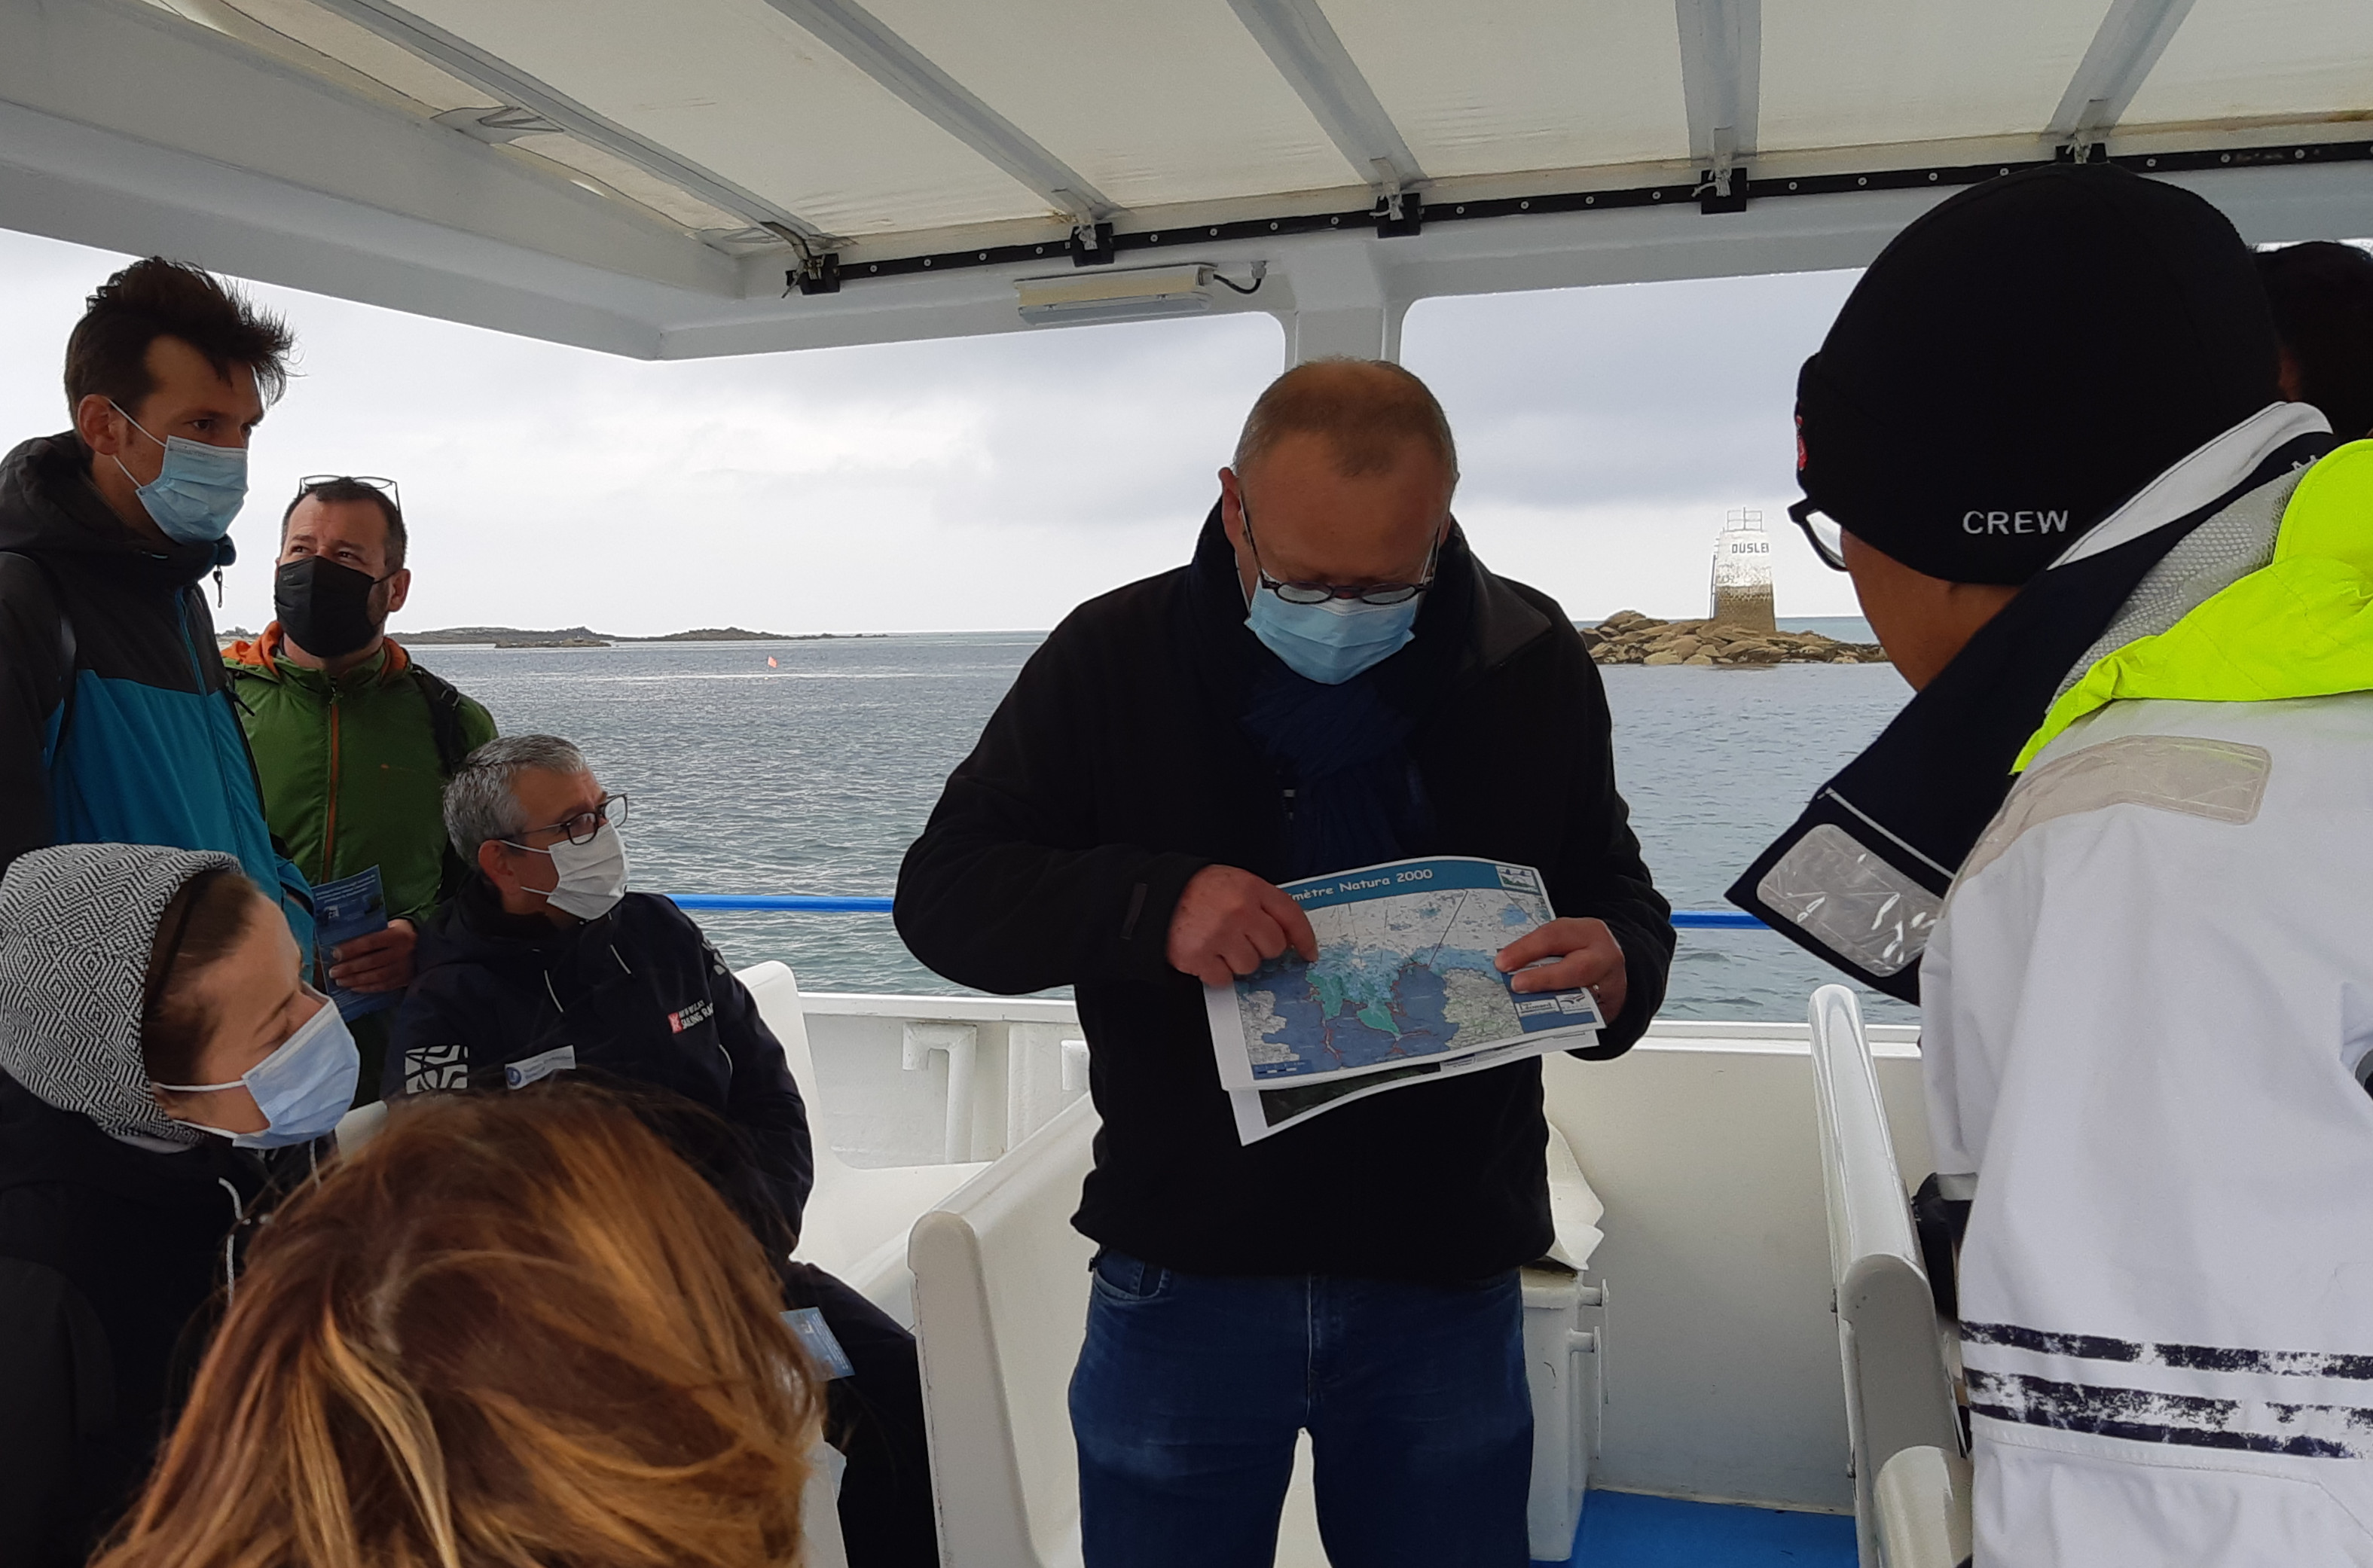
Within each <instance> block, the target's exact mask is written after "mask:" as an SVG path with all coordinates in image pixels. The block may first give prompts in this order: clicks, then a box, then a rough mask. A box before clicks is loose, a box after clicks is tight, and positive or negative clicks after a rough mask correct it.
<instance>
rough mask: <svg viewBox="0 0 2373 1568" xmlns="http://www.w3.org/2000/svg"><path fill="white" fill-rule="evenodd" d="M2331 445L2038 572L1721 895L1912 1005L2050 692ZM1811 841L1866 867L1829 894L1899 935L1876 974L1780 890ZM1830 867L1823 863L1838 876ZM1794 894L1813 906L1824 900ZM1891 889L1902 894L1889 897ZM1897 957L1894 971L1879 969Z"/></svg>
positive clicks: (2309, 444)
mask: <svg viewBox="0 0 2373 1568" xmlns="http://www.w3.org/2000/svg"><path fill="white" fill-rule="evenodd" d="M2333 444H2334V443H2333V441H2332V437H2331V436H2329V435H2310V436H2297V437H2296V438H2294V439H2292V440H2289V441H2286V442H2285V443H2283V444H2282V445H2281V446H2279V447H2275V448H2274V450H2273V451H2272V452H2270V453H2268V454H2267V455H2266V456H2265V457H2264V458H2263V459H2262V460H2261V461H2259V462H2258V463H2257V464H2256V465H2255V466H2254V467H2253V468H2252V469H2251V470H2250V471H2249V472H2248V474H2247V475H2246V476H2245V477H2243V478H2242V479H2241V480H2240V481H2239V483H2237V484H2235V485H2233V486H2232V487H2231V488H2229V489H2227V491H2226V492H2224V494H2221V495H2219V496H2217V497H2216V498H2215V500H2213V501H2210V502H2209V503H2207V504H2206V505H2203V506H2200V507H2198V508H2196V509H2194V510H2192V511H2191V512H2187V513H2185V514H2184V515H2182V516H2181V517H2175V518H2173V519H2171V520H2170V521H2168V522H2167V523H2164V524H2162V525H2161V526H2159V527H2158V528H2155V529H2153V530H2151V531H2150V532H2148V533H2145V534H2143V535H2141V536H2140V537H2138V538H2134V539H2130V540H2127V541H2126V542H2125V543H2123V544H2121V545H2118V546H2116V547H2114V548H2112V549H2109V550H2105V551H2103V552H2100V553H2099V554H2097V555H2092V556H2088V557H2086V558H2085V559H2082V560H2079V561H2075V562H2073V563H2069V564H2067V565H2063V566H2056V567H2053V568H2052V569H2051V570H2048V571H2046V572H2043V573H2042V574H2040V575H2038V576H2036V577H2035V578H2034V579H2033V580H2031V581H2030V582H2028V585H2027V586H2026V587H2023V588H2021V589H2020V590H2019V594H2018V597H2017V598H2014V599H2013V600H2011V602H2010V603H2009V604H2008V605H2007V606H2006V607H2005V608H2004V610H2003V611H2002V612H2001V613H2000V614H1998V615H1996V616H1995V617H1994V618H1993V620H1992V621H1988V622H1986V624H1985V625H1984V626H1983V627H1981V629H1980V630H1979V632H1978V633H1977V635H1976V636H1974V637H1972V638H1970V642H1969V645H1967V646H1966V647H1964V648H1963V649H1962V650H1961V651H1960V653H1959V654H1958V656H1955V658H1954V660H1953V662H1952V663H1951V664H1949V665H1947V666H1946V668H1945V669H1944V671H1943V672H1942V673H1941V674H1939V675H1938V676H1937V677H1936V679H1935V680H1932V681H1930V682H1929V683H1928V685H1927V686H1926V687H1925V688H1924V689H1923V690H1922V691H1920V692H1919V693H1918V694H1917V695H1915V696H1914V697H1913V698H1912V699H1911V702H1910V703H1906V704H1905V705H1904V708H1903V711H1902V712H1901V713H1900V714H1896V716H1895V719H1894V721H1893V722H1892V723H1890V724H1889V725H1888V726H1887V728H1886V729H1884V730H1882V731H1880V732H1879V737H1878V738H1877V739H1876V740H1875V741H1873V742H1871V744H1870V746H1869V747H1868V748H1867V749H1864V751H1863V753H1862V755H1860V756H1858V757H1856V758H1855V759H1854V760H1853V761H1851V762H1849V763H1847V764H1846V765H1845V767H1844V768H1843V769H1842V770H1841V771H1840V772H1839V773H1838V774H1837V776H1836V777H1834V778H1832V779H1830V780H1829V783H1827V784H1823V785H1822V786H1821V788H1820V790H1819V791H1818V793H1817V794H1816V795H1815V796H1813V799H1812V801H1811V802H1810V803H1809V804H1808V805H1807V806H1806V808H1805V811H1804V814H1803V815H1802V816H1800V817H1799V818H1798V819H1796V821H1795V823H1794V825H1793V826H1792V827H1790V828H1789V830H1787V831H1786V832H1785V833H1783V834H1782V835H1781V836H1780V837H1779V838H1778V839H1777V840H1775V841H1774V842H1772V844H1771V847H1770V848H1768V849H1766V850H1765V851H1764V852H1763V853H1762V854H1760V855H1758V856H1757V857H1756V859H1755V862H1754V864H1753V865H1749V866H1748V868H1747V870H1746V872H1745V873H1744V874H1743V875H1742V876H1741V877H1739V878H1738V880H1737V881H1736V882H1734V883H1733V884H1731V887H1730V889H1729V892H1728V893H1727V894H1726V895H1725V896H1726V897H1728V898H1729V900H1731V902H1733V903H1735V904H1736V905H1738V906H1739V907H1740V908H1741V909H1744V910H1747V911H1748V912H1750V913H1752V914H1754V915H1756V916H1757V917H1759V918H1760V919H1761V920H1763V921H1764V922H1766V923H1769V924H1770V925H1771V927H1772V928H1773V929H1774V930H1776V931H1778V932H1779V933H1780V934H1781V935H1783V936H1785V937H1787V938H1788V939H1789V940H1791V941H1793V942H1794V943H1796V944H1797V945H1798V946H1800V947H1804V948H1805V949H1806V950H1807V951H1809V952H1811V953H1812V954H1814V955H1815V956H1816V957H1818V958H1822V959H1824V960H1826V961H1827V962H1829V964H1831V965H1832V966H1834V967H1836V968H1837V969H1840V970H1843V971H1844V972H1845V973H1846V974H1848V975H1850V976H1852V977H1853V979H1855V980H1856V981H1860V982H1862V983H1863V984H1864V985H1868V986H1870V987H1872V988H1873V989H1875V990H1877V991H1883V992H1885V993H1887V994H1888V995H1890V996H1894V997H1897V998H1899V999H1900V1000H1902V1001H1905V1002H1910V1003H1912V1004H1914V1005H1917V1004H1918V1002H1919V1000H1920V956H1921V954H1922V953H1923V951H1924V950H1925V948H1926V946H1927V939H1928V933H1929V927H1930V926H1932V925H1933V923H1934V922H1935V916H1936V914H1937V912H1939V911H1941V908H1942V905H1943V900H1944V898H1945V895H1946V892H1947V891H1949V890H1950V889H1951V887H1952V882H1953V877H1954V876H1955V875H1956V874H1957V873H1958V871H1959V870H1960V867H1961V863H1962V861H1963V860H1965V859H1967V858H1968V856H1969V853H1970V848H1971V846H1972V845H1974V844H1975V843H1976V842H1978V837H1979V835H1980V834H1981V833H1983V832H1984V831H1985V830H1986V824H1987V823H1989V822H1991V821H1993V817H1994V813H1995V812H1996V811H1998V810H2000V809H2001V807H2002V803H2003V800H2004V798H2005V796H2008V795H2009V793H2010V788H2011V785H2012V784H2014V783H2015V782H2016V779H2015V777H2014V775H2013V774H2012V772H2011V764H2012V763H2013V762H2015V761H2016V760H2017V758H2018V753H2019V750H2020V749H2021V748H2022V747H2024V746H2025V745H2026V744H2027V740H2028V737H2029V736H2031V735H2033V734H2034V733H2035V731H2036V728H2037V726H2039V725H2040V724H2041V723H2042V722H2043V717H2044V714H2046V713H2047V712H2049V711H2050V709H2051V706H2052V698H2053V696H2054V694H2055V693H2056V692H2057V691H2059V689H2060V684H2061V682H2062V681H2063V680H2064V679H2066V678H2067V676H2068V673H2069V671H2070V670H2071V669H2073V668H2075V665H2076V662H2077V661H2078V660H2079V659H2080V658H2082V657H2083V656H2085V654H2086V653H2087V650H2089V649H2090V648H2091V647H2092V646H2093V645H2094V644H2095V643H2096V642H2098V640H2099V639H2100V636H2101V633H2103V632H2105V631H2106V630H2108V628H2109V626H2110V622H2111V621H2113V620H2115V619H2116V617H2117V615H2118V612H2119V611H2120V610H2122V609H2123V608H2124V606H2125V603H2126V601H2127V599H2128V598H2131V597H2132V596H2133V591H2134V589H2135V588H2136V587H2139V586H2140V585H2141V583H2142V580H2143V579H2144V578H2145V576H2147V575H2150V571H2151V568H2152V567H2154V566H2156V565H2157V564H2158V563H2159V562H2160V561H2161V560H2162V559H2163V558H2164V557H2165V556H2166V555H2167V553H2168V552H2169V551H2170V550H2173V549H2174V548H2175V547H2176V545H2177V544H2179V543H2180V542H2181V541H2182V540H2184V538H2185V537H2186V536H2188V535H2189V534H2191V532H2192V530H2193V529H2194V528H2198V527H2199V526H2200V525H2201V524H2202V523H2204V522H2206V521H2207V520H2208V519H2209V518H2211V517H2215V515H2216V514H2217V513H2218V512H2221V511H2223V510H2224V509H2225V508H2226V507H2227V506H2228V505H2232V503H2233V502H2234V501H2235V500H2237V499H2239V497H2240V496H2242V495H2245V494H2248V493H2249V492H2250V491H2252V490H2254V489H2256V488H2258V486H2260V485H2262V484H2267V483H2271V482H2273V481H2274V480H2275V479H2277V478H2279V477H2281V476H2282V475H2283V474H2284V473H2285V472H2286V471H2288V470H2291V469H2294V468H2298V467H2302V466H2304V465H2305V464H2307V463H2309V462H2311V461H2313V460H2314V459H2316V458H2318V457H2320V456H2321V455H2322V454H2323V453H2324V452H2326V451H2328V450H2330V449H2331V447H2332V445H2333ZM1816 834H1827V835H1828V842H1831V843H1835V842H1837V839H1836V835H1840V834H1842V835H1843V836H1844V838H1845V839H1847V840H1851V841H1852V842H1853V853H1854V854H1857V855H1859V856H1861V857H1863V860H1862V865H1863V866H1864V872H1863V873H1861V874H1860V875H1861V876H1862V877H1863V878H1864V880H1863V881H1862V883H1861V885H1860V886H1857V887H1848V886H1844V885H1833V886H1831V887H1829V889H1827V890H1826V893H1827V896H1828V899H1829V902H1830V903H1831V904H1832V905H1835V904H1837V903H1838V902H1839V901H1840V900H1841V899H1846V898H1851V897H1852V896H1853V895H1854V894H1857V893H1860V894H1864V895H1866V897H1865V899H1864V902H1865V904H1866V905H1867V907H1868V911H1869V912H1871V914H1872V917H1873V918H1876V919H1883V920H1885V921H1887V922H1890V923H1896V924H1898V925H1900V936H1901V941H1900V951H1899V952H1898V953H1897V954H1896V955H1895V956H1893V957H1890V958H1888V959H1887V960H1886V963H1885V964H1883V965H1881V966H1880V967H1876V968H1875V967H1873V966H1872V965H1871V964H1869V963H1865V962H1857V961H1855V959H1853V958H1849V957H1847V956H1844V955H1843V954H1841V951H1840V950H1839V948H1838V947H1837V946H1836V945H1835V944H1834V943H1833V942H1831V941H1830V940H1829V939H1827V938H1826V937H1825V936H1824V935H1822V934H1821V932H1820V929H1819V927H1820V926H1821V924H1822V923H1823V922H1822V920H1821V919H1820V918H1817V917H1815V916H1814V915H1813V914H1812V912H1811V910H1810V907H1809V906H1808V905H1807V904H1806V902H1805V901H1804V900H1802V899H1792V898H1790V897H1783V896H1780V895H1779V894H1778V892H1777V889H1778V887H1779V885H1780V884H1781V883H1783V882H1786V881H1788V880H1789V879H1790V878H1791V877H1792V876H1793V875H1794V872H1793V870H1792V867H1794V866H1795V865H1801V864H1804V862H1803V861H1800V860H1798V859H1796V858H1794V857H1795V856H1796V852H1797V851H1798V849H1799V846H1801V845H1803V844H1805V843H1806V840H1807V838H1808V836H1812V835H1816ZM1816 858H1818V857H1816ZM1836 864H1837V863H1836V862H1835V861H1834V860H1832V861H1831V862H1830V865H1831V866H1832V867H1833V868H1834V867H1835V866H1836ZM1800 891H1806V892H1807V893H1808V896H1810V897H1820V896H1822V890H1821V889H1809V890H1806V889H1800ZM1890 892H1892V893H1894V894H1896V895H1898V896H1897V897H1896V898H1895V900H1894V901H1892V902H1890V901H1889V899H1888V895H1889V894H1890ZM1881 911H1883V913H1881ZM1832 913H1834V909H1833V910H1832ZM1857 918H1859V917H1857ZM1906 955H1908V957H1907V956H1906ZM1864 956H1865V957H1868V956H1869V952H1868V950H1867V949H1865V954H1864ZM1899 959H1900V967H1890V966H1895V965H1897V963H1898V961H1899Z"/></svg>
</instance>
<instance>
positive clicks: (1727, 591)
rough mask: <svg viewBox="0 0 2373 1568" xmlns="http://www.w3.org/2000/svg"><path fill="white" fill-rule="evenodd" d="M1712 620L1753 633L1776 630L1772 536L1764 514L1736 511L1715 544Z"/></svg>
mask: <svg viewBox="0 0 2373 1568" xmlns="http://www.w3.org/2000/svg"><path fill="white" fill-rule="evenodd" d="M1708 619H1710V620H1713V621H1724V622H1725V623H1727V624H1729V625H1732V626H1738V627H1743V628H1745V629H1747V630H1749V631H1755V632H1770V631H1773V630H1776V623H1775V622H1774V621H1772V619H1771V535H1770V534H1767V533H1765V532H1764V531H1763V514H1762V513H1760V512H1758V511H1755V510H1753V509H1751V508H1748V507H1738V508H1735V509H1734V510H1732V511H1731V512H1730V514H1729V515H1728V516H1727V517H1724V519H1723V524H1722V532H1721V533H1720V534H1719V535H1717V536H1716V537H1715V539H1714V541H1713V610H1711V611H1710V613H1709V615H1708Z"/></svg>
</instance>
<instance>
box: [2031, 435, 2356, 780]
mask: <svg viewBox="0 0 2373 1568" xmlns="http://www.w3.org/2000/svg"><path fill="white" fill-rule="evenodd" d="M2344 691H2373V441H2352V442H2350V443H2349V444H2348V445H2347V446H2345V447H2340V448H2338V449H2337V450H2335V451H2333V452H2332V453H2331V454H2330V455H2329V456H2327V457H2325V458H2324V459H2321V460H2320V461H2319V462H2318V463H2316V464H2315V465H2314V466H2313V467H2312V468H2310V469H2309V470H2307V474H2306V476H2305V477H2304V478H2302V479H2301V480H2300V481H2299V483H2298V488H2297V490H2295V491H2293V492H2292V493H2291V499H2290V504H2289V505H2286V506H2285V507H2284V508H2283V520H2282V526H2281V528H2280V529H2279V530H2278V531H2277V532H2276V533H2275V535H2274V560H2273V561H2271V562H2269V563H2267V564H2266V565H2265V566H2264V567H2263V568H2262V569H2261V570H2259V571H2255V572H2252V573H2250V575H2248V576H2246V577H2243V578H2242V579H2241V580H2240V581H2239V582H2237V583H2235V584H2233V585H2232V586H2231V587H2227V589H2225V591H2224V592H2222V593H2219V594H2216V595H2215V596H2214V597H2212V598H2206V599H2203V600H2202V601H2201V603H2200V604H2199V605H2198V606H2197V607H2195V608H2194V609H2193V610H2192V613H2191V614H2189V615H2187V616H2185V617H2184V618H2183V619H2182V620H2180V621H2177V622H2176V623H2175V624H2174V625H2172V626H2170V627H2168V629H2167V630H2166V631H2164V632H2162V633H2159V634H2158V635H2157V636H2155V637H2137V638H2135V639H2134V640H2133V642H2131V643H2128V644H2127V645H2125V646H2124V647H2122V648H2119V649H2117V650H2116V651H2115V652H2113V653H2110V654H2109V655H2107V656H2104V657H2103V658H2101V659H2100V660H2099V661H2098V663H2096V664H2095V665H2094V666H2093V668H2090V669H2088V670H2087V671H2086V672H2085V677H2084V679H2081V680H2079V681H2077V682H2076V684H2075V686H2072V687H2070V688H2069V689H2068V691H2066V692H2065V693H2063V695H2062V697H2061V699H2060V700H2059V701H2058V702H2056V703H2052V711H2051V712H2050V713H2048V714H2044V716H2043V727H2042V728H2040V729H2039V730H2037V731H2036V732H2035V734H2034V735H2033V736H2031V737H2029V738H2028V742H2027V745H2026V747H2025V749H2022V750H2021V751H2020V752H2019V754H2018V761H2016V762H2014V763H2012V764H2011V772H2022V771H2023V770H2025V768H2026V767H2027V765H2028V763H2029V762H2031V761H2034V760H2035V755H2036V753H2037V752H2039V751H2040V750H2042V749H2044V748H2045V747H2046V746H2049V745H2050V744H2051V743H2052V740H2053V739H2054V738H2057V737H2058V736H2059V734H2060V733H2061V732H2062V731H2063V730H2064V729H2066V728H2067V727H2068V726H2070V725H2072V724H2075V722H2076V721H2077V720H2078V719H2081V718H2083V717H2084V716H2085V715H2086V714H2089V713H2091V712H2093V711H2094V710H2095V709H2096V708H2104V707H2107V706H2109V705H2110V703H2117V702H2125V701H2129V700H2133V699H2138V698H2147V697H2157V698H2166V699H2169V700H2172V701H2176V702H2184V703H2272V702H2278V701H2281V700H2282V699H2284V698H2288V697H2332V696H2337V695H2339V694H2340V693H2341V692H2344Z"/></svg>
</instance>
